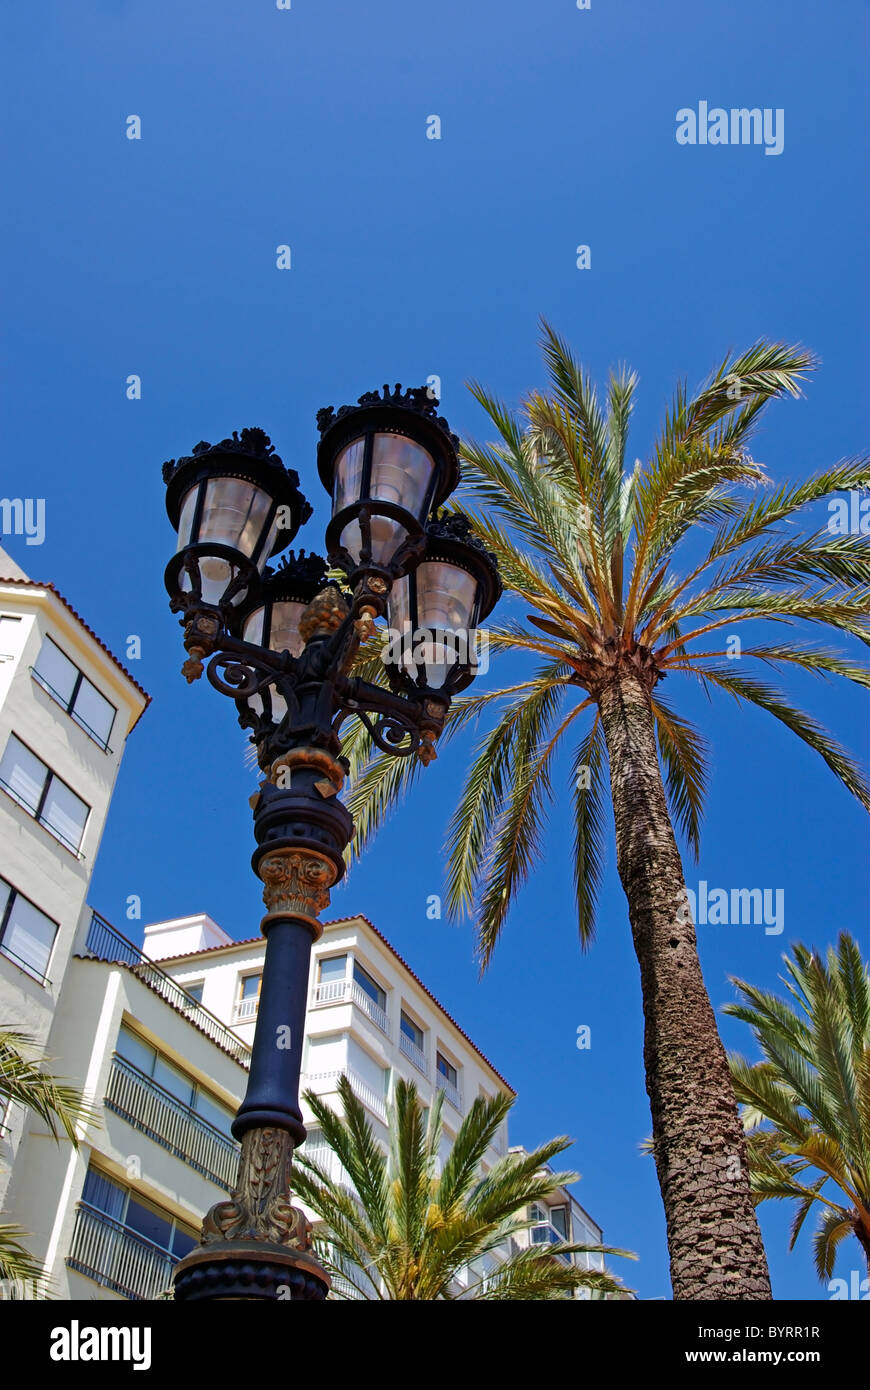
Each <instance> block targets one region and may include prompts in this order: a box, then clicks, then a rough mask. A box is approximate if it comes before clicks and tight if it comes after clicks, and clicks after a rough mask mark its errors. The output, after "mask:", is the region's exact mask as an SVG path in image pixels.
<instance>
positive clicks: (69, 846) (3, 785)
mask: <svg viewBox="0 0 870 1390" xmlns="http://www.w3.org/2000/svg"><path fill="white" fill-rule="evenodd" d="M9 738H14V739H15V740H16V742H18V743H20V744H21V747H22V748H25V749H26V750H27V752H28V753H29V754H30V756H31V757H32V758H35V759H36V761H37V762H38V763H39V764H40V766H41V767H44V768H45V771H46V778H45V781H44V782H43V784H42V790H41V792H40V795H39V801H38V803H37V806H36V809H35V810H34V809H33V808H32V807H30V806H28V805H27V802H26V801H24V800H22V798H21V797H20V796H19V795H18V793H17V792H15V791H13V790H12V788H11V787H10V785H9V783H8V782H4V781H2V780H0V790H2V791H4V792H5V793H6V795H7V796H8V797H9V798H10V799H11V800H12V801H14V802H15V804H16V806H20V807H21V809H22V811H26V812H27V814H28V815H29V816H30V818H31V819H32V820H35V821H36V823H37V825H41V826H42V828H43V830H47V831H48V833H49V835H51V837H52V839H54V840H57V843H58V844H59V845H61V846H62V847H63V848H64V849H65V850H66V851H67V853H68V854H71V855H72V856H73V857H74V858H75V859H84V857H85V856H84V854H83V853H82V845H83V844H84V840H85V834H86V832H87V829H88V825H89V824H90V819H91V813H92V812H93V809H94V808H93V806H91V804H90V803H89V802H87V801H85V799H84V797H83V796H79V794H78V792H77V791H76V789H75V787H71V786H70V784H69V782H65V781H64V779H63V778H62V777H61V776H60V774H59V773H57V772H55V770H54V768H53V767H52V766H51V765H50V763H47V762H45V761H44V760H43V759H42V758H41V757H40V756H39V754H38V753H35V752H34V750H33V749H32V748H31V747H30V744H29V743H25V742H24V739H23V738H21V737H20V735H19V734H17V733H16V732H15V730H14V729H10V730H9ZM9 738H7V740H6V748H4V749H3V752H4V754H5V753H6V749H7V748H8V747H9ZM52 778H54V779H55V780H56V781H58V782H60V784H61V786H62V787H66V789H67V791H68V792H70V793H71V795H72V796H74V797H75V799H76V801H80V802H81V803H82V805H83V806H84V807H85V809H86V810H87V813H88V814H87V815H86V816H85V823H84V825H83V826H82V837H81V839H80V840H79V843H78V845H77V846H74V845H73V843H72V840H68V839H67V838H66V836H65V835H64V834H63V833H62V832H61V831H60V830H57V829H56V828H55V827H54V826H53V825H51V824H50V823H49V822H48V821H44V820H42V819H41V816H42V811H43V807H44V806H45V803H46V801H47V799H48V792H49V787H50V786H51V782H52ZM35 906H36V904H35V903H34V907H35Z"/></svg>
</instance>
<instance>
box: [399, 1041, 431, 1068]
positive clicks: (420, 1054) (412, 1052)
mask: <svg viewBox="0 0 870 1390" xmlns="http://www.w3.org/2000/svg"><path fill="white" fill-rule="evenodd" d="M399 1051H400V1052H401V1053H402V1054H403V1056H405V1057H407V1059H408V1061H409V1062H412V1063H413V1064H414V1066H415V1067H416V1068H417V1070H418V1071H421V1072H422V1073H423V1075H424V1076H428V1075H429V1068H428V1066H427V1064H426V1053H425V1052H424V1051H423V1049H422V1047H418V1046H417V1044H416V1043H415V1042H414V1041H413V1039H412V1038H409V1037H408V1035H407V1033H402V1032H401V1031H400V1032H399Z"/></svg>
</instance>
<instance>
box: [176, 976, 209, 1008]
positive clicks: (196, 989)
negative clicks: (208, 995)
mask: <svg viewBox="0 0 870 1390" xmlns="http://www.w3.org/2000/svg"><path fill="white" fill-rule="evenodd" d="M204 986H205V980H191V982H190V984H187V985H182V986H181V988H182V989H183V990H184V991H185V992H186V993H187V994H189V995H190V997H191V999H195V1000H196V1002H197V1004H201V1003H202V991H203V987H204Z"/></svg>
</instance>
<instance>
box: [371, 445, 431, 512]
mask: <svg viewBox="0 0 870 1390" xmlns="http://www.w3.org/2000/svg"><path fill="white" fill-rule="evenodd" d="M434 467H435V464H434V462H433V459H432V455H431V454H429V453H427V452H426V450H425V449H421V447H420V445H419V444H415V443H414V441H413V439H407V438H406V437H405V436H404V435H401V434H376V435H375V439H374V447H373V450H372V479H371V484H370V486H369V496H370V497H372V498H377V499H378V500H379V501H382V502H394V503H396V505H397V506H400V507H404V509H405V511H408V512H411V513H412V515H414V516H416V517H417V518H418V519H419V520H420V521H423V520H425V508H424V503H425V501H426V496H427V492H428V488H429V482H430V480H431V477H432V471H433V469H434Z"/></svg>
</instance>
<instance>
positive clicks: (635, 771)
mask: <svg viewBox="0 0 870 1390" xmlns="http://www.w3.org/2000/svg"><path fill="white" fill-rule="evenodd" d="M649 684H650V683H649V681H648V680H647V679H646V678H645V676H644V674H642V673H640V672H638V671H637V670H635V669H633V668H627V667H621V668H619V669H618V670H617V671H616V672H615V673H614V676H613V679H612V680H611V681H610V683H609V684H608V685H606V686H605V687H604V688H603V689H602V690H601V691H600V692H599V694H598V703H599V708H600V711H601V720H602V725H603V728H604V735H605V739H606V742H607V750H608V754H609V758H610V780H611V791H612V796H613V811H614V819H615V822H616V846H617V866H618V869H619V877H620V879H621V880H622V886H623V888H624V889H625V895H626V897H627V899H628V911H629V917H630V920H631V930H632V936H633V938H634V948H635V951H636V953H637V958H638V962H639V964H640V977H641V989H642V992H643V1010H644V1019H645V1030H644V1061H645V1065H646V1086H647V1092H648V1094H649V1099H650V1108H651V1110H652V1123H653V1142H654V1146H655V1156H656V1168H657V1169H658V1177H659V1185H660V1187H661V1192H662V1200H663V1202H664V1207H665V1216H666V1219H667V1230H668V1247H669V1250H670V1257H671V1282H672V1285H673V1292H674V1298H675V1299H692V1298H695V1299H769V1298H770V1297H771V1292H770V1279H769V1275H768V1271H767V1260H766V1258H765V1254H764V1246H763V1244H762V1241H761V1232H760V1231H759V1228H758V1221H757V1219H756V1215H755V1210H754V1207H753V1203H752V1198H751V1196H750V1190H749V1174H748V1169H747V1165H746V1158H745V1148H744V1140H743V1129H742V1125H741V1122H740V1118H739V1115H738V1111H737V1104H736V1101H735V1099H734V1091H733V1088H732V1085H731V1077H730V1073H729V1070H728V1062H727V1059H726V1056H725V1050H724V1048H723V1046H722V1042H721V1040H720V1038H719V1033H718V1031H717V1028H716V1020H715V1017H714V1014H713V1009H712V1007H711V1005H710V1000H709V998H708V996H707V990H706V988H705V985H704V979H703V976H702V974H701V965H700V961H699V960H698V952H697V943H696V938H695V929H694V925H693V924H692V922H691V920H684V919H688V912H687V910H686V908H685V903H686V901H687V900H686V897H685V882H684V878H683V867H682V863H681V861H680V854H679V851H678V849H677V844H676V840H675V838H674V832H673V827H672V826H671V821H670V816H669V814H668V808H667V802H666V800H665V792H664V786H663V784H662V777H661V770H660V767H659V761H658V754H657V749H656V743H655V724H654V720H653V713H652V708H651V704H650V697H649ZM681 909H682V911H681Z"/></svg>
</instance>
